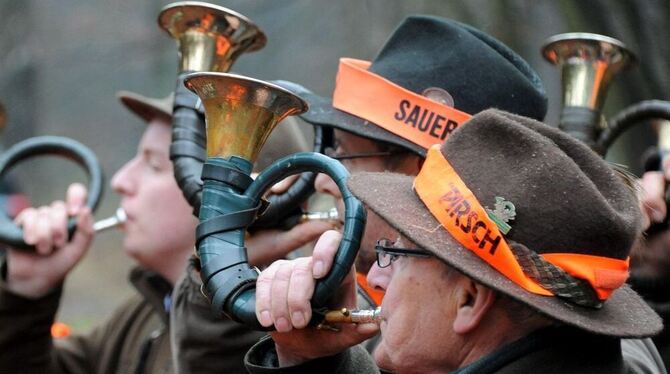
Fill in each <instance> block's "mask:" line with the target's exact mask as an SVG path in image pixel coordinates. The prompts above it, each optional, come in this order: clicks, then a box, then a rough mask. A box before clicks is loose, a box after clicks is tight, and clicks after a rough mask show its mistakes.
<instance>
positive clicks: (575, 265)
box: [414, 145, 629, 300]
mask: <svg viewBox="0 0 670 374" xmlns="http://www.w3.org/2000/svg"><path fill="white" fill-rule="evenodd" d="M414 190H415V191H416V193H417V195H418V196H419V198H420V199H421V201H423V203H424V204H425V205H426V207H427V208H428V210H430V212H431V213H432V215H433V216H434V217H435V218H436V219H437V220H438V221H439V222H440V224H442V226H443V227H444V228H445V229H446V230H447V231H448V232H449V233H450V234H451V236H452V237H453V238H454V239H456V240H457V241H458V242H459V243H460V244H461V245H462V246H463V247H465V248H467V249H469V250H470V251H472V252H473V253H474V254H476V255H477V256H478V257H479V258H481V259H482V260H484V261H485V262H487V263H488V264H489V265H491V266H492V267H493V268H494V269H496V270H497V271H498V272H499V273H500V274H502V275H503V276H505V277H506V278H508V279H510V280H511V281H512V282H514V283H516V284H517V285H519V286H521V287H522V288H523V289H525V290H527V291H529V292H532V293H535V294H538V295H545V296H552V295H553V294H552V292H550V291H549V290H547V289H545V288H543V287H542V286H541V285H540V284H539V283H538V282H536V281H535V280H533V279H532V278H530V277H528V276H527V275H526V274H525V273H524V272H523V270H522V268H521V265H519V263H518V262H517V260H516V257H515V256H514V253H513V252H512V250H511V249H510V247H509V246H508V244H507V242H506V241H505V238H504V237H503V235H502V234H501V232H500V230H499V228H498V226H497V225H496V223H495V222H494V221H493V220H492V219H491V218H490V217H489V215H488V213H487V211H486V209H485V208H484V207H483V206H482V205H481V204H480V203H479V201H478V200H477V198H476V196H475V195H474V194H473V193H472V191H470V189H469V188H468V187H467V186H466V185H465V182H463V180H462V179H461V178H460V177H459V175H458V173H457V172H456V171H455V170H454V169H453V167H452V166H451V164H449V162H448V161H447V160H446V159H445V158H444V156H443V155H442V152H440V146H439V145H435V146H433V147H431V148H430V149H429V150H428V155H427V158H426V161H425V163H424V164H423V167H422V168H421V171H420V172H419V175H418V176H417V177H416V178H415V179H414ZM539 255H540V256H541V257H542V258H543V259H544V260H546V261H547V262H550V263H552V264H554V265H555V266H557V267H559V268H561V269H563V270H564V271H565V272H566V273H568V274H570V275H572V276H573V277H575V278H579V279H583V280H585V281H587V282H588V283H589V284H590V285H591V286H592V287H593V289H594V290H595V291H596V294H597V295H598V298H599V299H600V300H606V299H607V298H608V297H609V296H610V295H611V294H612V292H614V290H616V289H617V288H619V287H621V285H623V284H624V282H625V281H626V279H627V278H628V264H629V260H628V259H626V260H619V259H616V258H610V257H602V256H592V255H585V254H577V253H544V254H539Z"/></svg>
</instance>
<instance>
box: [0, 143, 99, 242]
mask: <svg viewBox="0 0 670 374" xmlns="http://www.w3.org/2000/svg"><path fill="white" fill-rule="evenodd" d="M45 155H54V156H59V157H64V158H66V159H68V160H71V161H73V162H75V163H77V164H78V165H80V166H81V167H82V168H83V169H84V170H85V171H86V173H87V175H88V198H87V200H86V205H87V206H88V207H89V208H91V210H95V209H96V208H97V206H98V202H99V201H100V197H101V195H102V188H103V179H104V178H103V174H102V168H101V167H100V163H99V162H98V159H97V157H95V154H94V153H93V152H92V151H91V150H90V149H88V148H86V147H85V146H84V145H82V144H81V143H79V142H76V141H74V140H72V139H69V138H65V137H59V136H38V137H34V138H29V139H26V140H24V141H21V142H19V143H16V144H14V145H13V146H11V147H10V148H9V149H8V150H7V151H5V152H4V153H3V154H2V156H0V177H2V176H4V175H5V174H6V173H7V172H8V171H9V170H10V169H11V168H12V167H14V166H15V165H16V164H18V163H20V162H21V161H24V160H27V159H29V158H33V157H36V156H45ZM76 226H77V223H76V221H75V219H74V218H73V219H70V221H69V222H68V233H69V235H70V236H72V234H73V233H74V230H75V228H76ZM0 243H4V244H6V245H9V246H10V247H13V248H17V249H26V250H34V247H33V246H31V245H28V244H26V242H24V241H23V231H22V230H21V228H19V227H18V226H17V225H16V224H15V223H14V222H13V221H12V220H11V218H10V217H8V216H7V215H6V214H4V213H3V214H0Z"/></svg>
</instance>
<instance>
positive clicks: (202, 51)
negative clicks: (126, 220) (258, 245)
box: [158, 1, 324, 228]
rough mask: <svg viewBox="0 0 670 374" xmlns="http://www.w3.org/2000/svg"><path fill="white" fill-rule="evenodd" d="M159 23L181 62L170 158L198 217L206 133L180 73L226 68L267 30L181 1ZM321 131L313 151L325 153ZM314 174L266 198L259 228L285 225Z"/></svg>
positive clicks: (306, 194) (308, 191)
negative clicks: (173, 42) (286, 189)
mask: <svg viewBox="0 0 670 374" xmlns="http://www.w3.org/2000/svg"><path fill="white" fill-rule="evenodd" d="M158 24H159V25H160V27H161V28H163V29H164V30H165V31H166V32H167V33H169V34H170V35H171V36H172V37H173V38H174V39H175V40H176V41H177V45H178V47H179V55H180V64H179V71H180V73H179V76H178V79H177V87H176V89H175V100H174V107H173V115H172V146H171V147H170V158H171V159H172V161H173V164H174V173H175V178H176V179H177V184H178V185H179V187H180V188H181V190H182V192H183V194H184V197H185V198H186V200H187V201H188V202H189V204H190V205H191V206H192V207H193V212H194V214H195V215H196V216H197V215H198V211H199V209H200V204H201V192H202V185H203V183H202V181H201V179H200V175H201V172H202V167H203V162H205V143H206V135H205V129H204V127H205V126H204V118H203V113H202V105H201V103H200V101H199V99H198V97H197V96H196V95H195V94H193V93H192V92H191V91H190V90H188V89H187V88H186V87H185V86H184V84H183V83H184V82H183V80H184V77H185V76H186V75H188V74H190V73H193V72H202V71H213V72H223V73H225V72H228V71H229V70H230V67H231V66H232V65H233V63H234V62H235V60H236V59H237V58H238V57H239V56H240V55H241V54H243V53H245V52H254V51H257V50H259V49H261V48H263V47H264V46H265V43H266V37H265V34H263V32H262V31H261V30H260V29H259V28H258V27H257V26H256V25H255V24H254V23H253V22H252V21H251V20H249V19H248V18H247V17H245V16H243V15H241V14H239V13H236V12H234V11H232V10H230V9H226V8H223V7H220V6H216V5H212V4H208V3H203V2H197V1H184V2H177V3H172V4H169V5H167V6H166V7H164V8H163V10H162V11H161V13H160V14H159V16H158ZM323 133H324V130H322V129H320V128H319V129H315V144H314V151H315V152H323V150H324V145H323V141H322V139H323V138H324V135H323ZM314 178H315V174H314V173H305V174H303V175H301V176H300V179H299V180H298V181H297V182H296V183H294V184H293V185H292V186H291V187H290V188H289V190H288V191H287V192H286V193H284V194H282V195H272V196H270V197H269V200H270V202H271V203H272V204H271V205H270V207H269V208H268V210H267V211H266V212H265V213H264V215H263V217H262V218H260V219H259V220H258V221H256V222H255V223H254V226H255V227H257V228H262V227H274V226H279V227H281V226H282V225H283V223H282V222H283V221H284V220H288V219H292V218H293V217H291V218H287V215H289V214H292V215H295V214H299V213H301V212H300V211H299V205H300V204H301V203H302V202H303V201H305V200H306V199H307V198H308V197H309V196H310V195H311V194H312V193H313V192H314V187H313V183H314Z"/></svg>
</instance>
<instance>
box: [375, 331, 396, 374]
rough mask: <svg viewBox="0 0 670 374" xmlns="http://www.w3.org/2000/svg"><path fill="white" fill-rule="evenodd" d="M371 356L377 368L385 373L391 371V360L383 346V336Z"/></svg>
mask: <svg viewBox="0 0 670 374" xmlns="http://www.w3.org/2000/svg"><path fill="white" fill-rule="evenodd" d="M372 356H373V357H374V359H375V363H376V364H377V366H379V368H380V369H383V370H386V371H393V365H391V358H390V357H389V356H388V353H387V351H386V348H385V346H384V336H383V335H382V338H381V340H380V342H379V345H378V346H377V347H376V348H375V350H374V352H373V353H372Z"/></svg>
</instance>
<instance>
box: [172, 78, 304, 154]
mask: <svg viewBox="0 0 670 374" xmlns="http://www.w3.org/2000/svg"><path fill="white" fill-rule="evenodd" d="M185 84H186V86H187V87H188V88H189V89H190V90H192V91H193V92H195V93H196V94H197V95H198V96H199V97H200V100H201V101H202V103H203V106H204V108H205V118H206V129H207V130H206V132H207V157H208V158H212V157H219V158H224V159H226V158H229V157H231V156H237V157H240V158H243V159H245V160H248V161H250V162H251V163H254V162H255V161H256V159H257V158H258V154H259V152H260V150H261V148H262V147H263V145H264V144H265V141H266V140H267V138H268V137H269V136H270V133H271V132H272V130H273V129H274V128H275V126H276V125H277V124H278V123H279V122H280V121H281V120H282V119H284V118H286V117H287V116H289V115H294V114H300V113H303V112H305V111H306V110H307V104H306V103H305V102H304V101H303V100H302V99H300V98H299V97H297V96H295V95H294V94H292V93H290V92H289V91H287V90H285V89H283V88H281V87H279V86H275V85H273V84H270V83H267V82H263V81H260V80H256V79H252V78H247V77H243V76H239V75H234V74H226V73H193V74H190V75H188V76H187V77H186V79H185Z"/></svg>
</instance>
